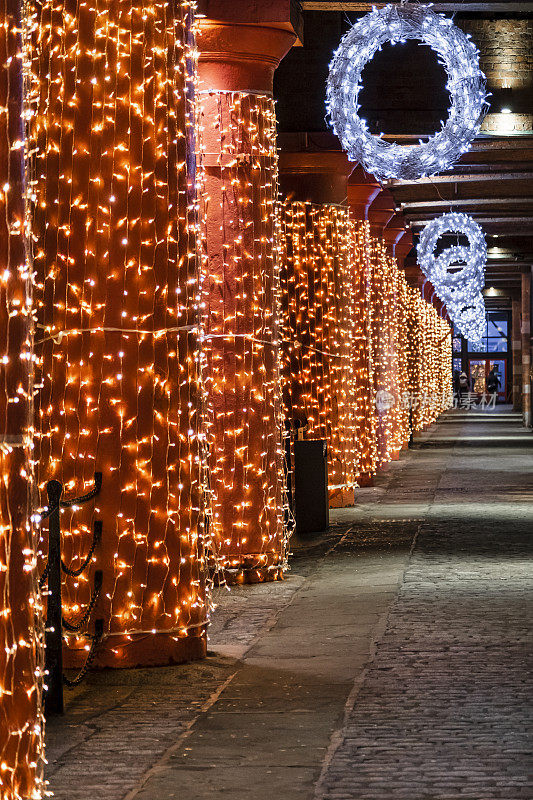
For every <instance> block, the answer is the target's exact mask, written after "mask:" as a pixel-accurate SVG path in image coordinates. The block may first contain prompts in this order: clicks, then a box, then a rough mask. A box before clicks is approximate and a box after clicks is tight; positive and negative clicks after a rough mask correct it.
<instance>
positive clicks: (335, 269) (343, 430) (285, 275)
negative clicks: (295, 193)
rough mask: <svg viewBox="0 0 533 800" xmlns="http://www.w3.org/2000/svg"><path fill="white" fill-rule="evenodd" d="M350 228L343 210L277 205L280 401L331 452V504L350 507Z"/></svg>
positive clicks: (354, 378)
mask: <svg viewBox="0 0 533 800" xmlns="http://www.w3.org/2000/svg"><path fill="white" fill-rule="evenodd" d="M353 238H354V226H353V222H352V220H351V219H350V216H349V212H348V210H347V209H344V208H339V207H338V206H332V205H321V206H319V205H312V204H310V203H300V202H294V203H287V202H285V203H282V204H281V206H280V255H281V261H282V264H283V267H282V270H281V299H282V317H281V331H282V339H283V370H282V373H283V397H284V407H285V414H286V417H287V418H288V419H291V420H294V419H295V418H297V419H302V418H305V419H306V420H307V424H308V427H307V430H306V433H305V437H306V439H324V440H325V441H326V442H327V450H328V479H329V493H330V505H331V506H334V507H339V506H347V505H352V504H353V501H354V491H353V490H354V481H355V478H356V474H357V469H358V447H359V441H358V438H357V436H356V402H355V396H356V390H357V388H358V387H357V382H358V374H357V368H356V364H355V363H354V356H355V354H356V342H355V339H356V336H357V332H358V327H359V320H358V319H357V318H356V314H355V307H354V281H353V272H354V263H353V256H354V242H353Z"/></svg>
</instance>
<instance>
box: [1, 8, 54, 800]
mask: <svg viewBox="0 0 533 800" xmlns="http://www.w3.org/2000/svg"><path fill="white" fill-rule="evenodd" d="M0 21H1V24H0V64H1V70H0V468H1V470H2V480H1V482H0V797H2V800H21V798H24V799H26V798H40V797H41V796H42V791H43V788H44V787H43V783H42V775H43V724H44V720H43V717H42V711H41V688H40V684H41V677H42V669H43V667H42V655H43V638H44V637H43V628H42V622H41V613H40V612H41V606H40V600H39V594H38V588H37V585H36V580H35V575H36V572H35V544H34V539H33V530H32V526H31V522H30V502H29V501H30V495H31V491H32V469H31V461H30V447H31V439H30V435H29V433H30V428H31V424H32V420H31V403H32V400H31V396H32V373H33V364H32V348H33V325H32V322H31V313H32V311H31V306H32V293H31V280H30V275H31V267H30V264H29V256H28V253H27V251H26V236H25V230H28V233H29V229H28V228H27V227H26V225H27V222H28V219H27V216H26V209H25V202H24V196H25V186H24V171H25V164H24V156H25V147H24V140H25V134H24V129H23V124H22V112H23V75H22V65H23V61H22V58H21V55H22V50H23V43H22V36H21V33H22V24H23V23H22V19H21V5H20V4H19V2H17V1H16V0H3V1H2V3H1V4H0Z"/></svg>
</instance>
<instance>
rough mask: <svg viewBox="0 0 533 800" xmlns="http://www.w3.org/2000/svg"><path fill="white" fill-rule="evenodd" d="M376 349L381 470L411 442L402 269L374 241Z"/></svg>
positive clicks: (378, 463) (373, 288) (373, 282)
mask: <svg viewBox="0 0 533 800" xmlns="http://www.w3.org/2000/svg"><path fill="white" fill-rule="evenodd" d="M370 259H371V263H372V288H371V295H370V303H371V309H372V315H371V325H372V347H373V367H374V370H373V372H374V390H375V413H376V415H377V417H376V447H377V468H378V469H379V468H380V467H381V466H383V465H384V464H386V463H387V462H388V461H390V460H391V459H393V458H396V457H397V455H398V452H399V450H400V449H401V447H402V446H403V444H404V443H406V442H407V440H408V438H409V434H408V429H407V425H408V414H406V412H405V410H404V408H403V403H402V393H403V392H404V390H405V388H406V387H405V385H402V381H401V379H400V370H399V358H400V357H403V354H399V352H398V348H399V341H398V339H399V334H398V330H399V326H400V324H401V320H400V318H399V311H400V308H399V306H398V301H397V293H398V285H397V284H398V279H399V278H398V274H397V273H398V267H397V265H396V261H395V259H394V257H393V256H391V255H390V254H389V253H387V249H386V247H385V246H384V244H383V242H381V241H379V240H376V239H372V240H371V245H370Z"/></svg>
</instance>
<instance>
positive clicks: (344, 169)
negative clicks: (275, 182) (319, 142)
mask: <svg viewBox="0 0 533 800" xmlns="http://www.w3.org/2000/svg"><path fill="white" fill-rule="evenodd" d="M353 166H354V165H353V163H352V162H351V161H349V160H348V156H347V155H346V153H345V152H344V151H343V150H328V151H315V152H281V153H280V156H279V182H280V188H281V192H282V194H283V195H285V196H286V197H288V198H289V199H291V200H301V201H303V202H306V201H307V202H311V203H320V204H323V203H346V195H347V185H346V181H347V178H348V176H349V175H350V173H351V171H352V170H353Z"/></svg>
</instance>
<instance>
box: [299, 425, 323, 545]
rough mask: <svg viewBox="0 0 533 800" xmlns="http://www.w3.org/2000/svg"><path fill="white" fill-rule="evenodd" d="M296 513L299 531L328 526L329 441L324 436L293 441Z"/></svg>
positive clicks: (306, 531) (314, 531) (318, 530)
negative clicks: (322, 437) (327, 443)
mask: <svg viewBox="0 0 533 800" xmlns="http://www.w3.org/2000/svg"><path fill="white" fill-rule="evenodd" d="M294 516H295V519H296V532H297V534H298V535H305V534H309V533H319V532H320V531H325V530H327V529H328V527H329V498H328V465H327V445H326V441H325V440H324V439H296V440H295V442H294Z"/></svg>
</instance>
